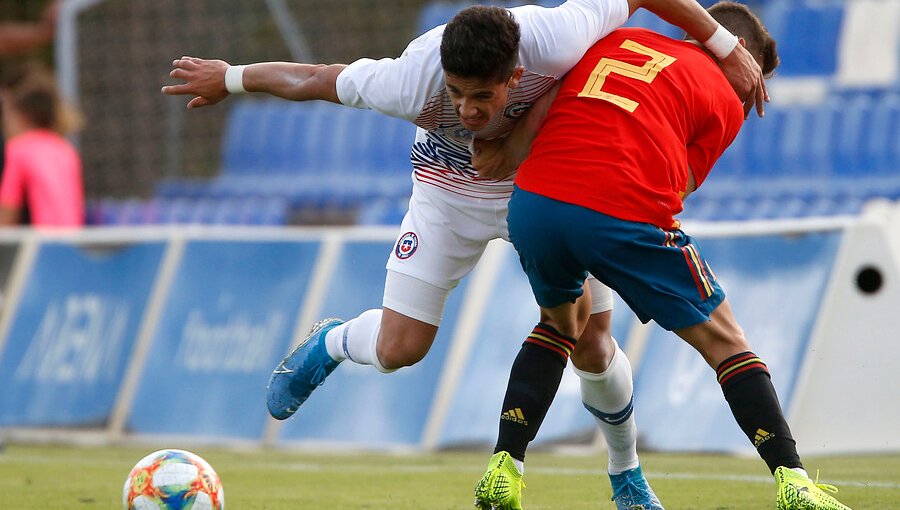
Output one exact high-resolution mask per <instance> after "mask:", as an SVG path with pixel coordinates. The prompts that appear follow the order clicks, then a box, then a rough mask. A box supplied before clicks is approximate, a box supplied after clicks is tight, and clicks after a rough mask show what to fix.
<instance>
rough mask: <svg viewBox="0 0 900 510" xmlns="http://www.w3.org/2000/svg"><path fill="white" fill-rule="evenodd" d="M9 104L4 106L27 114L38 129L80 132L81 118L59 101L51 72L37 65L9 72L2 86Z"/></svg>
mask: <svg viewBox="0 0 900 510" xmlns="http://www.w3.org/2000/svg"><path fill="white" fill-rule="evenodd" d="M0 91H2V92H3V95H4V99H5V100H6V101H8V103H7V104H5V105H4V106H5V107H7V108H9V109H10V110H16V111H17V112H19V113H21V114H22V115H24V116H25V117H26V118H27V119H28V121H29V122H30V123H31V124H32V125H33V126H34V127H37V128H40V129H51V130H54V131H57V132H60V133H67V132H70V131H74V130H76V129H78V127H79V126H80V118H79V116H78V114H77V113H76V112H74V110H72V109H71V108H69V107H68V106H67V105H65V104H64V103H63V101H62V100H61V99H60V96H59V91H58V90H57V86H56V80H55V79H54V77H53V75H52V73H50V72H49V71H47V70H46V69H44V68H43V67H42V66H37V65H34V64H31V65H26V66H22V67H19V68H16V69H14V70H13V71H12V72H9V73H8V74H7V75H6V76H4V77H3V80H2V83H0Z"/></svg>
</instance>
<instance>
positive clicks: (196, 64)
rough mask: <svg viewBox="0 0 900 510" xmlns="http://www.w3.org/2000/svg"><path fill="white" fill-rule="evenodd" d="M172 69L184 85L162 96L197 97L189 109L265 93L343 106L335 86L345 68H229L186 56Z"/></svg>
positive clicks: (287, 64)
mask: <svg viewBox="0 0 900 510" xmlns="http://www.w3.org/2000/svg"><path fill="white" fill-rule="evenodd" d="M172 67H173V69H172V71H171V72H170V73H169V75H170V76H172V77H173V78H176V79H178V80H182V81H184V83H182V84H178V85H167V86H165V87H163V88H162V92H163V94H166V95H170V96H177V95H189V96H194V98H193V99H191V101H190V102H188V108H197V107H201V106H209V105H214V104H216V103H219V102H220V101H222V100H223V99H225V98H226V97H228V95H229V94H233V93H241V92H263V93H266V94H270V95H273V96H276V97H281V98H284V99H290V100H292V101H310V100H314V99H321V100H324V101H331V102H334V103H340V99H338V95H337V88H336V85H335V84H336V82H337V76H338V75H339V74H340V73H341V71H343V70H344V68H345V67H346V66H345V65H343V64H332V65H324V64H299V63H293V62H261V63H257V64H250V65H246V66H230V65H229V64H228V63H227V62H225V61H222V60H207V59H202V58H196V57H189V56H184V57H181V58H179V59H177V60H175V61H173V62H172Z"/></svg>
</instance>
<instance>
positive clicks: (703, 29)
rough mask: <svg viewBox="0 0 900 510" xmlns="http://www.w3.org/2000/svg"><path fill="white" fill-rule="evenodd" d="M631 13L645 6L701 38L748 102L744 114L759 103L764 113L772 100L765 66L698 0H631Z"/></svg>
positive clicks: (758, 107)
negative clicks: (769, 94) (767, 103)
mask: <svg viewBox="0 0 900 510" xmlns="http://www.w3.org/2000/svg"><path fill="white" fill-rule="evenodd" d="M628 5H629V8H630V9H631V11H630V12H631V13H634V11H635V10H636V9H638V8H639V7H640V8H644V9H647V10H648V11H650V12H652V13H654V14H656V15H657V16H659V17H660V18H662V19H664V20H666V21H667V22H669V23H671V24H673V25H675V26H677V27H679V28H681V29H682V30H684V31H685V32H687V34H688V35H690V36H691V37H692V38H694V39H695V40H697V41H701V42H702V43H703V45H704V46H706V47H707V48H708V49H709V50H710V51H711V52H712V53H713V54H714V55H715V56H716V58H718V59H719V62H720V64H721V66H720V67H721V68H722V72H723V73H725V76H726V77H727V78H728V82H729V83H731V86H732V87H733V88H734V90H735V92H737V94H738V97H740V98H741V101H743V103H744V115H745V116H747V115H749V114H750V111H751V110H752V109H753V107H754V106H756V112H757V114H758V115H759V116H760V117H762V116H763V111H764V109H765V102H766V101H768V100H769V96H768V93H767V92H766V83H765V78H764V77H763V73H762V69H760V67H759V64H758V63H757V62H756V60H755V59H754V58H753V56H752V55H750V53H749V52H748V51H747V50H746V49H744V48H743V47H742V46H741V45H740V44H738V39H737V37H735V36H734V35H732V34H731V33H729V32H728V31H727V30H725V29H724V27H721V26H720V25H719V22H718V21H716V20H715V19H714V18H713V17H712V16H711V15H710V14H709V13H708V12H706V10H705V9H704V8H703V7H702V6H701V5H700V4H699V3H697V1H696V0H628Z"/></svg>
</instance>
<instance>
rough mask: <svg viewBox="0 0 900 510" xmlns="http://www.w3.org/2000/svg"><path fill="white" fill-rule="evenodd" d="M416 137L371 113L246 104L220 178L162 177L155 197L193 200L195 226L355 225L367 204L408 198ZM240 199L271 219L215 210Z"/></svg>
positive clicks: (236, 110)
mask: <svg viewBox="0 0 900 510" xmlns="http://www.w3.org/2000/svg"><path fill="white" fill-rule="evenodd" d="M414 136H415V127H414V126H413V125H412V124H410V123H409V122H406V121H403V120H400V119H395V118H391V117H387V116H384V115H380V114H377V113H375V112H371V111H366V110H360V109H355V108H346V107H343V106H340V105H335V104H332V103H328V102H323V101H317V102H308V103H291V102H286V101H283V100H279V99H265V100H258V99H244V100H242V101H236V102H235V105H234V106H233V107H232V109H231V111H230V112H229V114H228V118H227V121H226V128H225V134H224V136H223V139H222V165H221V168H222V170H221V172H220V174H219V176H217V177H216V178H215V179H213V180H212V181H196V180H193V181H192V180H164V181H161V182H160V183H159V185H158V186H157V188H156V195H157V196H158V197H160V198H164V199H168V200H174V199H182V200H184V199H187V200H189V201H190V203H192V204H193V207H194V208H195V209H196V210H194V211H193V212H192V213H191V214H189V215H188V216H189V217H190V221H193V222H199V223H232V222H237V223H247V222H249V223H259V222H264V223H267V224H268V223H271V222H281V223H290V222H302V223H334V222H337V223H346V222H348V221H349V222H354V221H355V212H356V210H358V209H359V208H361V207H364V206H365V205H366V204H367V203H369V202H372V201H378V200H396V199H398V198H400V199H404V198H405V197H408V196H409V193H410V189H411V183H410V169H409V159H408V158H409V150H410V147H411V145H412V141H413V139H414ZM241 199H243V200H245V201H246V200H252V201H256V203H257V204H258V205H259V206H260V207H262V208H263V209H264V210H268V211H269V214H268V215H267V216H266V215H263V216H260V215H258V214H257V215H252V214H246V213H245V214H236V213H234V212H228V213H225V212H222V211H217V210H216V209H217V208H220V207H228V206H229V204H231V205H234V204H242V202H241V201H240V200H241ZM213 201H214V202H215V203H213ZM284 210H286V212H285V211H284ZM326 218H331V219H326ZM173 220H174V221H173V222H176V223H179V222H183V221H184V218H183V217H179V218H173Z"/></svg>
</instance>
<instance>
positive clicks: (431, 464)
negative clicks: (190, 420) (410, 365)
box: [0, 445, 900, 510]
mask: <svg viewBox="0 0 900 510" xmlns="http://www.w3.org/2000/svg"><path fill="white" fill-rule="evenodd" d="M155 449H158V448H153V447H143V448H133V447H131V448H112V447H85V448H76V447H70V446H25V445H11V446H8V447H7V449H6V450H5V451H4V452H2V453H0V509H4V510H6V509H10V510H12V509H15V510H32V509H34V510H38V509H40V510H52V509H66V510H80V509H84V510H89V509H105V510H109V509H118V508H121V505H122V502H121V497H122V496H121V492H122V485H123V483H124V481H125V476H126V475H127V474H128V471H129V470H130V469H131V467H132V465H133V464H134V463H135V462H137V461H138V460H139V459H140V458H141V457H143V456H144V455H145V454H147V453H149V452H150V451H153V450H155ZM189 449H191V450H192V451H194V452H195V453H198V454H200V455H202V456H203V457H204V458H205V459H206V460H207V461H209V462H210V464H212V466H213V467H214V468H215V469H216V471H217V472H218V473H219V475H220V477H221V478H222V482H223V484H224V487H225V495H226V498H225V499H226V502H227V508H229V509H231V510H257V509H267V510H281V509H283V510H322V509H390V510H405V509H409V510H412V509H415V510H444V509H466V508H471V502H472V489H473V488H474V485H475V482H476V481H477V480H478V479H479V478H480V476H481V474H482V472H483V470H484V468H485V466H486V464H487V460H488V458H489V457H490V455H489V453H488V452H484V453H477V454H476V453H457V452H453V453H437V454H429V455H385V454H368V453H366V454H363V453H339V454H334V455H322V454H307V453H291V452H281V451H275V450H254V451H236V450H221V449H212V448H189ZM641 458H642V460H643V464H644V470H645V472H646V473H647V475H648V478H649V479H650V482H651V484H652V485H653V487H654V490H655V491H656V493H657V494H658V495H659V496H660V498H661V499H662V501H663V504H664V505H665V506H666V509H667V510H701V509H715V510H726V509H728V510H739V509H740V510H761V509H767V508H774V507H775V499H774V483H773V482H772V480H771V477H770V476H769V475H768V471H767V470H766V469H765V467H764V466H763V464H762V462H761V461H760V460H758V459H748V458H735V457H728V456H718V455H663V454H643V455H642V457H641ZM605 462H606V461H605V457H600V456H596V455H590V456H563V455H552V454H543V453H542V454H537V453H533V454H529V458H528V463H527V467H526V478H525V480H526V483H527V484H528V487H527V489H526V490H525V493H524V505H525V508H526V510H551V509H552V510H582V509H583V510H587V509H591V510H598V509H599V510H606V509H613V508H614V507H613V505H612V503H610V502H609V497H610V489H609V482H608V479H607V478H606V475H605V470H604V468H605ZM806 463H807V467H808V468H809V469H810V471H811V472H812V473H815V471H816V469H820V470H821V473H822V481H825V482H829V483H833V484H834V485H837V486H838V487H839V488H840V490H841V492H840V494H839V495H838V496H839V497H840V498H841V500H842V501H844V502H845V503H846V504H848V505H849V506H850V507H852V508H853V509H854V510H861V509H876V508H877V509H896V508H900V456H896V455H895V456H878V457H841V458H814V459H808V460H807V462H806Z"/></svg>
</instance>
